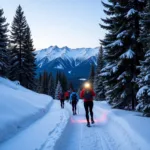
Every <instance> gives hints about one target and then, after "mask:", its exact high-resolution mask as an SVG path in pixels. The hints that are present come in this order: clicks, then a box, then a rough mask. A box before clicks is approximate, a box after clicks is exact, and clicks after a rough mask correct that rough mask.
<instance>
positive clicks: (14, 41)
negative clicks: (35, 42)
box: [10, 5, 27, 84]
mask: <svg viewBox="0 0 150 150" xmlns="http://www.w3.org/2000/svg"><path fill="white" fill-rule="evenodd" d="M26 28H27V22H26V18H25V16H24V12H23V11H22V8H21V6H20V5H19V6H18V8H17V10H16V15H15V17H14V20H13V23H12V26H11V36H10V38H11V40H10V42H11V47H12V49H11V73H10V78H11V79H12V80H18V81H20V83H21V84H22V82H23V74H24V73H25V70H24V68H23V66H22V65H23V62H24V61H25V51H24V39H25V35H26V34H25V32H26Z"/></svg>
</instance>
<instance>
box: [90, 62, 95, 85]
mask: <svg viewBox="0 0 150 150" xmlns="http://www.w3.org/2000/svg"><path fill="white" fill-rule="evenodd" d="M94 78H95V66H94V64H92V65H91V70H90V76H89V81H90V83H91V85H92V87H93V84H94Z"/></svg>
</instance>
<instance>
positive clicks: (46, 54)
mask: <svg viewBox="0 0 150 150" xmlns="http://www.w3.org/2000/svg"><path fill="white" fill-rule="evenodd" d="M98 51H99V48H98V47H96V48H77V49H71V48H69V47H67V46H66V47H62V48H59V47H58V46H50V47H49V48H46V49H42V50H37V51H36V52H35V53H36V63H37V65H38V69H37V72H38V73H39V72H43V71H44V70H47V71H48V72H53V73H54V74H55V73H56V72H57V71H58V70H61V71H64V72H65V73H66V75H67V76H68V77H69V78H73V79H75V78H80V77H81V78H82V77H84V78H87V77H88V76H89V70H90V65H91V64H92V63H94V64H95V65H96V62H97V54H98Z"/></svg>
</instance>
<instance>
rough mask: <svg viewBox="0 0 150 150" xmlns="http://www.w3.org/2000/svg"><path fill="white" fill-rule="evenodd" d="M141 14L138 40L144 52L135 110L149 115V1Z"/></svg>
mask: <svg viewBox="0 0 150 150" xmlns="http://www.w3.org/2000/svg"><path fill="white" fill-rule="evenodd" d="M141 16H142V20H141V24H142V26H143V27H142V31H141V34H140V41H141V42H142V44H143V47H144V51H145V52H146V54H145V57H144V61H141V62H140V64H141V66H140V71H141V72H140V74H139V76H138V85H139V88H140V89H139V91H138V93H137V98H138V100H139V104H138V105H137V110H139V111H142V112H143V115H144V116H149V117H150V1H147V3H146V7H145V9H144V11H143V13H141ZM145 31H146V32H145Z"/></svg>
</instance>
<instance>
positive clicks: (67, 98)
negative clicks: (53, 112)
mask: <svg viewBox="0 0 150 150" xmlns="http://www.w3.org/2000/svg"><path fill="white" fill-rule="evenodd" d="M69 96H70V93H69V91H66V92H65V99H66V100H67V101H68V100H69Z"/></svg>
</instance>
